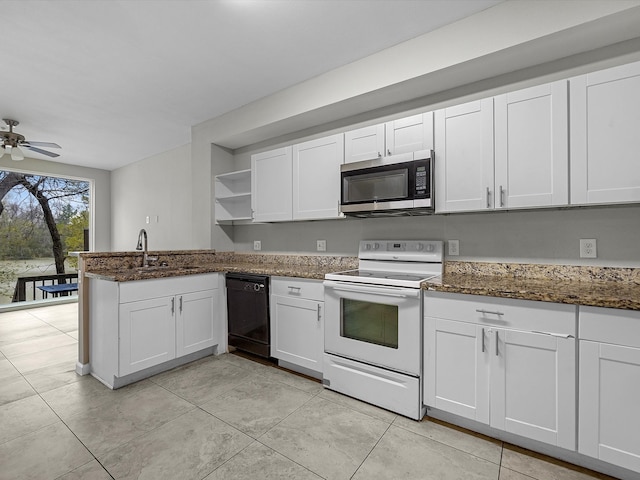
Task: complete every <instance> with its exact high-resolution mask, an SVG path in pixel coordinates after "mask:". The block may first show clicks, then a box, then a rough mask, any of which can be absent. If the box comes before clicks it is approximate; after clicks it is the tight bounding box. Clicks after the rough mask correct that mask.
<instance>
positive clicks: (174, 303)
mask: <svg viewBox="0 0 640 480" xmlns="http://www.w3.org/2000/svg"><path fill="white" fill-rule="evenodd" d="M174 313H176V299H175V298H172V299H171V315H173V314H174Z"/></svg>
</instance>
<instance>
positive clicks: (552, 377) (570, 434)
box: [489, 329, 576, 450]
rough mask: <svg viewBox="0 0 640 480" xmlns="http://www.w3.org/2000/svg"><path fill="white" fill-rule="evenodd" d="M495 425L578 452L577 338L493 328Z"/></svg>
mask: <svg viewBox="0 0 640 480" xmlns="http://www.w3.org/2000/svg"><path fill="white" fill-rule="evenodd" d="M489 335H490V336H491V355H490V358H491V423H490V425H491V426H492V427H494V428H499V429H501V430H505V431H507V432H510V433H515V434H517V435H522V436H524V437H527V438H532V439H534V440H539V441H541V442H545V443H549V444H552V445H557V446H559V447H563V448H567V449H569V450H575V447H576V445H575V436H576V422H575V419H576V372H575V362H576V360H575V339H574V338H565V337H561V336H553V335H545V334H538V333H530V332H519V331H514V330H502V329H491V330H490V332H489Z"/></svg>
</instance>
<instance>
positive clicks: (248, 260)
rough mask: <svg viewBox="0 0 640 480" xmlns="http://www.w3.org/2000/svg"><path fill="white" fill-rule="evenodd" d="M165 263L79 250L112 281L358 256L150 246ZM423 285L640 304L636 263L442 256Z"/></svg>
mask: <svg viewBox="0 0 640 480" xmlns="http://www.w3.org/2000/svg"><path fill="white" fill-rule="evenodd" d="M149 254H150V255H154V256H158V261H157V262H158V263H160V262H162V261H167V263H168V264H169V266H168V267H150V268H142V267H140V265H141V262H142V254H141V253H140V252H108V253H91V254H80V257H81V258H82V259H83V261H84V262H85V267H86V268H85V270H84V272H85V273H84V275H85V276H86V277H89V278H98V279H103V280H110V281H115V282H129V281H135V280H148V279H154V278H167V277H175V276H181V275H198V274H204V273H226V272H242V273H253V274H259V275H270V276H283V277H298V278H308V279H315V280H323V279H324V276H325V274H327V273H330V272H338V271H344V270H350V269H354V268H357V266H358V259H357V258H356V257H345V256H331V255H326V256H324V255H297V254H292V255H286V254H256V253H236V252H215V251H213V250H190V251H188V250H185V251H164V252H149ZM422 288H423V289H424V290H433V291H438V292H448V293H462V294H470V295H482V296H488V297H501V298H513V299H519V300H536V301H543V302H553V303H567V304H573V305H588V306H595V307H608V308H618V309H626V310H640V268H614V267H594V266H571V265H538V264H515V263H489V262H486V263H484V262H455V261H452V262H445V264H444V274H443V275H442V276H441V277H438V278H436V279H433V280H430V281H428V282H423V284H422Z"/></svg>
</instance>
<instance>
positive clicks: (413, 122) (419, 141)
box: [385, 112, 433, 155]
mask: <svg viewBox="0 0 640 480" xmlns="http://www.w3.org/2000/svg"><path fill="white" fill-rule="evenodd" d="M385 137H386V147H387V151H386V154H387V155H400V154H402V153H410V152H415V151H418V150H433V112H428V113H420V114H418V115H412V116H411V117H406V118H401V119H398V120H393V121H391V122H387V123H386V125H385Z"/></svg>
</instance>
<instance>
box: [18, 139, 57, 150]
mask: <svg viewBox="0 0 640 480" xmlns="http://www.w3.org/2000/svg"><path fill="white" fill-rule="evenodd" d="M21 145H22V146H24V147H27V148H29V147H30V146H34V147H49V148H62V147H61V146H60V145H58V144H57V143H51V142H32V141H31V140H27V141H25V142H22V143H21Z"/></svg>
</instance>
